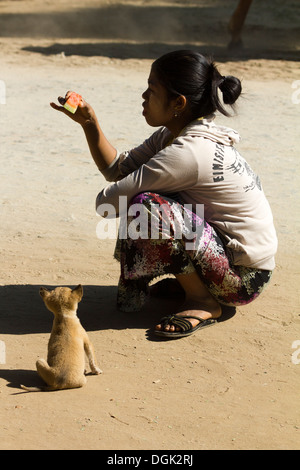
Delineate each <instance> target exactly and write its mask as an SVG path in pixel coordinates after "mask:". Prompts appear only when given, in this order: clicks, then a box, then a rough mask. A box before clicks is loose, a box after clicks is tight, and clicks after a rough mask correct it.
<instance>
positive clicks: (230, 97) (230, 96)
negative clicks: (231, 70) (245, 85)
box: [218, 75, 242, 105]
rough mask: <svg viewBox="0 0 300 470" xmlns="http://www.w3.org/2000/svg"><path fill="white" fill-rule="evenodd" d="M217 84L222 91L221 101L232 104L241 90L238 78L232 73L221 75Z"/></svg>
mask: <svg viewBox="0 0 300 470" xmlns="http://www.w3.org/2000/svg"><path fill="white" fill-rule="evenodd" d="M218 86H219V88H220V90H221V91H222V93H223V101H224V103H225V104H230V105H232V104H234V103H235V102H236V100H237V99H238V97H239V96H240V94H241V92H242V84H241V82H240V80H239V79H238V78H236V77H233V76H232V75H226V76H223V77H221V80H220V83H219V85H218Z"/></svg>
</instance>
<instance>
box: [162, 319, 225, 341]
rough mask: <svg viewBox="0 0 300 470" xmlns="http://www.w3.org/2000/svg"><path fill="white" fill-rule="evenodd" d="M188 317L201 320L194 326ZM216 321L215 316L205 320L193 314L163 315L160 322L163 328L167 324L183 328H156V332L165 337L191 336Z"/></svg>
mask: <svg viewBox="0 0 300 470" xmlns="http://www.w3.org/2000/svg"><path fill="white" fill-rule="evenodd" d="M188 318H194V319H195V320H198V321H199V323H198V325H196V326H194V327H193V325H192V324H191V322H190V321H189V320H188ZM215 323H217V320H216V319H215V318H209V319H207V320H203V319H201V318H199V317H195V316H193V315H180V316H179V315H168V316H166V317H163V318H162V319H161V320H160V324H161V326H162V328H164V327H165V326H167V325H174V326H179V328H181V330H182V331H163V330H154V333H155V334H156V335H158V336H163V337H165V338H182V337H184V336H190V335H192V334H193V333H195V331H197V330H200V329H202V328H206V327H208V326H211V325H213V324H215Z"/></svg>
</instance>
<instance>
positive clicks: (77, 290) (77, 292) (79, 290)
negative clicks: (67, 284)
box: [72, 284, 83, 302]
mask: <svg viewBox="0 0 300 470" xmlns="http://www.w3.org/2000/svg"><path fill="white" fill-rule="evenodd" d="M72 294H75V295H76V297H77V301H78V302H80V301H81V299H82V296H83V287H82V285H81V284H78V286H77V287H75V288H74V289H73V290H72Z"/></svg>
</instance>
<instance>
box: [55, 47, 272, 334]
mask: <svg viewBox="0 0 300 470" xmlns="http://www.w3.org/2000/svg"><path fill="white" fill-rule="evenodd" d="M219 93H221V94H222V97H223V100H222V101H223V103H222V101H221V99H220V98H219ZM240 93H241V83H240V80H239V79H237V78H235V77H233V76H226V77H224V76H221V75H220V73H219V71H218V69H217V68H216V66H215V64H214V63H213V62H211V61H209V60H208V59H206V58H205V57H204V56H202V55H201V54H199V53H197V52H193V51H185V50H183V51H181V50H180V51H174V52H171V53H168V54H165V55H164V56H162V57H160V58H159V59H157V60H156V61H155V62H154V63H153V64H152V68H151V71H150V75H149V79H148V88H147V90H146V91H145V92H144V93H143V95H142V97H143V100H144V102H143V115H144V117H145V119H146V121H147V123H148V124H149V125H150V126H153V127H159V129H158V130H157V131H156V132H154V134H152V136H151V137H149V138H148V139H147V140H146V141H145V142H144V143H143V144H141V145H140V146H138V147H137V148H135V149H132V150H131V151H129V152H123V153H121V154H119V153H118V152H117V151H116V149H115V148H114V147H113V146H112V145H111V144H110V143H109V142H108V140H107V139H106V138H105V136H104V134H103V132H102V130H101V128H100V126H99V123H98V120H97V118H96V116H95V113H94V111H93V109H92V108H91V106H90V105H89V104H87V103H86V102H85V101H84V100H82V101H81V103H80V106H79V108H78V110H77V112H76V114H75V115H71V114H70V113H68V111H66V110H65V109H64V108H63V107H60V106H57V105H56V104H54V103H51V106H52V107H53V108H55V109H57V110H59V111H62V112H64V113H65V114H67V115H69V116H70V117H72V118H73V119H74V120H75V121H77V122H78V123H79V124H81V126H82V128H83V130H84V132H85V135H86V138H87V142H88V144H89V148H90V151H91V154H92V156H93V158H94V161H95V163H96V165H97V166H98V168H99V170H100V171H101V172H102V173H103V175H104V176H105V178H106V179H107V180H108V181H112V183H111V184H109V185H108V186H107V187H106V188H105V189H104V190H103V191H102V192H101V193H100V194H99V195H98V197H97V202H96V206H97V208H98V209H99V208H101V206H102V205H103V204H112V205H113V206H114V208H115V209H116V212H117V213H118V212H119V210H120V207H119V206H120V200H121V199H120V196H123V198H124V196H126V198H127V201H128V206H129V210H128V213H127V214H126V219H124V216H123V217H122V218H121V228H122V227H123V226H124V221H125V222H126V224H125V225H126V236H124V233H123V236H122V237H119V240H118V243H117V247H116V253H115V256H116V258H117V259H119V261H120V263H121V276H120V281H119V290H118V303H119V306H120V308H121V309H122V310H124V311H132V310H138V309H140V308H141V307H142V305H143V303H144V302H145V300H146V299H147V297H148V296H149V287H148V285H149V282H150V281H151V280H153V279H154V278H156V277H157V276H160V275H163V274H173V275H174V276H175V278H176V279H174V280H170V279H169V280H164V281H160V282H159V283H157V284H156V285H155V286H154V288H152V293H153V294H156V295H166V296H167V295H168V294H170V295H174V292H178V293H180V292H182V293H183V294H184V301H183V304H182V305H181V307H180V309H179V312H177V313H176V314H174V315H170V316H168V317H164V318H162V320H161V322H160V323H159V324H158V325H156V327H155V333H156V334H158V335H160V336H165V337H168V338H178V337H181V336H187V335H189V334H192V333H194V332H195V331H196V330H198V329H200V328H203V327H205V326H208V325H211V324H213V323H215V322H216V321H217V319H218V318H219V317H220V316H221V313H222V309H221V305H230V306H238V305H243V304H247V303H249V302H251V301H252V300H254V299H255V298H256V297H257V296H258V295H259V294H260V292H261V291H262V290H263V288H264V287H265V286H266V284H267V283H268V282H269V280H270V277H271V273H272V270H273V269H274V267H275V261H274V255H275V253H276V249H277V239H276V233H275V229H274V225H273V218H272V213H271V210H270V207H269V204H268V202H267V200H266V198H265V195H264V193H263V190H262V187H261V184H260V181H259V178H258V177H257V176H256V175H255V174H254V172H253V171H252V169H251V168H250V166H249V165H248V164H247V163H246V161H245V160H244V159H243V158H242V157H241V156H240V155H239V153H238V152H237V151H236V149H235V147H234V144H236V143H237V142H238V141H239V136H238V134H237V133H236V132H235V131H234V130H232V129H230V128H225V127H223V126H217V125H215V124H214V117H215V116H214V113H215V112H217V111H218V112H220V113H222V114H223V115H226V116H229V113H228V111H227V109H226V105H229V106H233V105H234V103H235V102H236V100H237V99H238V97H239V95H240ZM67 97H68V94H67V95H66V98H67ZM59 101H60V102H61V103H62V104H63V103H64V101H65V99H64V98H59ZM199 207H204V215H203V214H199V211H198V209H199ZM132 208H136V209H137V210H136V211H133V210H132ZM120 215H122V214H120ZM142 215H143V217H142ZM145 215H146V219H145ZM137 219H138V220H139V221H141V220H143V221H145V220H146V221H147V230H146V236H145V233H144V235H142V234H141V235H140V236H136V233H137V232H136V231H135V236H130V231H129V230H128V231H127V228H128V224H129V225H130V223H131V224H132V223H133V222H136V221H137ZM140 225H141V224H140ZM144 225H145V224H144ZM135 227H137V224H136V225H135ZM153 227H155V229H156V232H155V230H154V232H155V233H156V236H155V237H153V236H151V235H152V234H153ZM123 232H124V230H123ZM131 233H133V232H131ZM178 233H179V235H178Z"/></svg>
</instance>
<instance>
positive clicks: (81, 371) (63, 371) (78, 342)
mask: <svg viewBox="0 0 300 470" xmlns="http://www.w3.org/2000/svg"><path fill="white" fill-rule="evenodd" d="M40 295H41V296H42V298H43V300H44V302H45V305H46V307H47V308H48V309H49V310H50V311H51V312H53V313H54V321H53V326H52V331H51V336H50V340H49V344H48V358H47V361H45V360H44V359H39V360H38V361H37V362H36V368H37V371H38V374H39V375H40V377H41V378H42V379H43V380H44V381H45V382H46V384H47V386H46V387H39V388H38V387H25V386H24V385H21V388H23V389H24V390H27V391H29V392H40V391H52V390H62V389H66V388H77V387H82V386H83V385H84V384H85V383H86V377H85V354H84V353H86V355H87V357H88V361H89V365H90V368H91V371H92V374H95V375H97V374H101V372H102V371H101V370H100V369H99V367H98V366H97V363H96V360H95V356H94V349H93V346H92V344H91V342H90V340H89V338H88V335H87V333H86V331H85V330H84V328H83V327H82V325H81V323H80V321H79V318H78V317H77V314H76V312H77V306H78V303H79V302H80V300H81V299H82V296H83V289H82V286H81V285H80V284H79V285H78V286H77V287H76V288H75V289H73V290H71V289H69V288H68V287H57V288H56V289H54V290H52V291H48V290H47V289H45V288H44V287H41V289H40Z"/></svg>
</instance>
